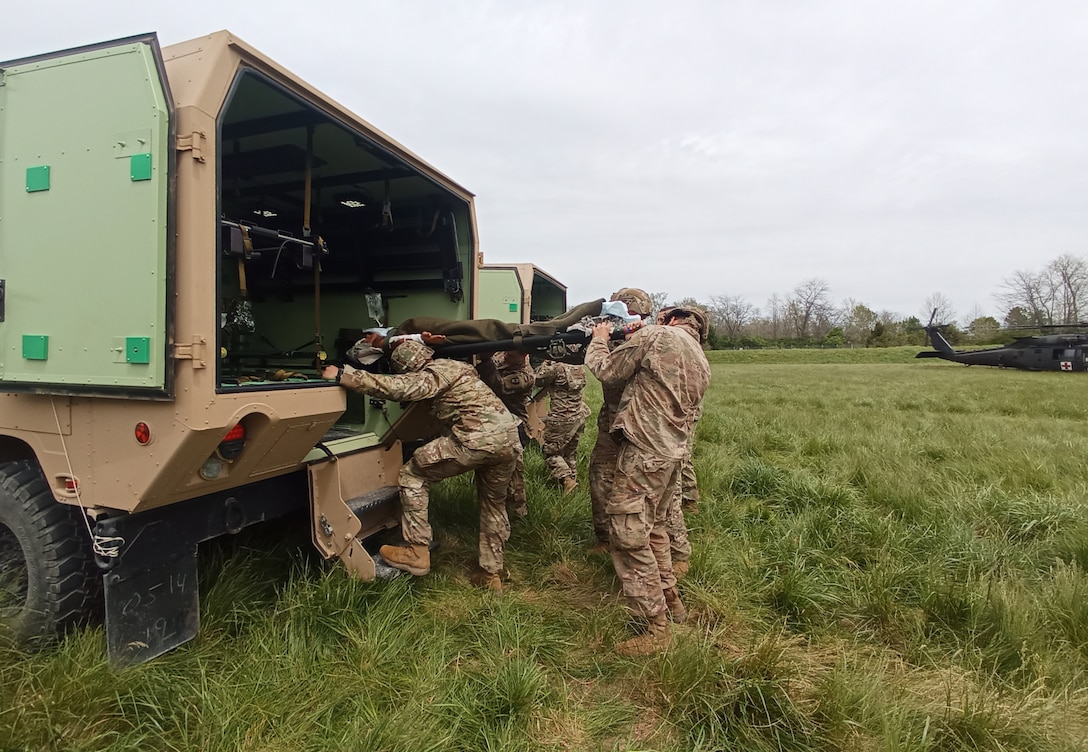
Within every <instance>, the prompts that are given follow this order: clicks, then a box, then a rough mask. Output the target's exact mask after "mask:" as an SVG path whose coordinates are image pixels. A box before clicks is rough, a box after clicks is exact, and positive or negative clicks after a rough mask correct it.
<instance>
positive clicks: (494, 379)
mask: <svg viewBox="0 0 1088 752" xmlns="http://www.w3.org/2000/svg"><path fill="white" fill-rule="evenodd" d="M476 368H477V369H478V370H479V372H480V378H481V379H483V380H484V383H485V384H487V385H488V386H489V387H491V389H492V390H493V391H494V392H495V394H497V395H499V399H501V400H502V402H503V404H504V405H506V409H507V410H509V411H510V412H512V413H513V414H514V415H516V416H518V417H519V418H520V419H521V421H522V422H523V423H524V422H528V420H529V395H530V394H532V391H533V383H534V382H535V380H536V375H535V374H534V373H533V367H532V366H531V365H529V361H525V365H523V366H520V367H518V368H512V367H510V366H508V365H507V364H506V361H505V360H503V357H502V354H501V353H499V354H497V355H494V356H492V357H490V358H485V359H484V360H482V361H481V362H480V364H479V365H478V366H476Z"/></svg>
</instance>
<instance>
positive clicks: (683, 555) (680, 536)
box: [665, 464, 691, 561]
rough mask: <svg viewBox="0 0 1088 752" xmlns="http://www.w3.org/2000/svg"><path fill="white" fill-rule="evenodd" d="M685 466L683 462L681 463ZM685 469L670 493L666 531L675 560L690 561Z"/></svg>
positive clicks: (678, 476)
mask: <svg viewBox="0 0 1088 752" xmlns="http://www.w3.org/2000/svg"><path fill="white" fill-rule="evenodd" d="M681 468H683V464H681ZM682 474H683V470H682V469H681V472H680V473H678V474H677V476H676V483H674V484H673V490H672V492H671V493H670V494H669V511H668V514H667V515H666V516H665V531H666V532H667V533H668V534H669V549H670V551H671V552H672V560H673V561H688V560H689V559H690V558H691V542H690V541H688V525H687V522H686V521H685V520H684V506H683V501H684V497H683V491H682V489H683V480H682V479H681V475H682Z"/></svg>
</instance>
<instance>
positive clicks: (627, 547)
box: [605, 441, 680, 619]
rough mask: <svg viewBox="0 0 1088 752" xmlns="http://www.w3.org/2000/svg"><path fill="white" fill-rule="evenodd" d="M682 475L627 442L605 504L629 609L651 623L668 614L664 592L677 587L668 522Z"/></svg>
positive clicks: (672, 463)
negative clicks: (666, 526)
mask: <svg viewBox="0 0 1088 752" xmlns="http://www.w3.org/2000/svg"><path fill="white" fill-rule="evenodd" d="M679 474H680V460H674V459H669V458H667V457H660V456H658V455H655V454H651V453H649V452H644V451H643V450H641V449H639V448H638V447H636V446H635V445H634V444H631V443H630V442H626V441H625V442H623V444H622V446H621V447H620V452H619V459H618V460H617V462H616V473H615V477H614V479H613V485H612V495H611V496H610V497H609V499H608V503H607V504H606V505H605V511H607V513H608V520H609V528H610V529H609V532H610V535H611V545H612V565H613V566H614V567H615V568H616V575H617V576H618V577H619V579H620V584H621V586H622V588H623V594H624V596H626V598H627V603H628V608H630V610H631V611H632V612H633V613H634V614H635V615H636V616H642V617H645V618H647V619H650V618H653V617H655V616H657V615H658V614H661V613H663V612H664V611H665V595H664V592H663V591H664V590H665V589H667V588H671V587H676V576H675V575H674V574H673V572H672V557H671V554H670V552H669V535H668V532H667V531H666V529H665V520H666V518H667V516H668V512H669V506H670V505H671V504H672V501H673V499H674V498H675V490H676V489H677V488H678V487H679V483H680V479H679V477H678V476H679Z"/></svg>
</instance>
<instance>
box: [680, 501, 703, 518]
mask: <svg viewBox="0 0 1088 752" xmlns="http://www.w3.org/2000/svg"><path fill="white" fill-rule="evenodd" d="M681 508H682V509H683V510H684V511H685V512H687V513H688V514H699V502H698V501H696V500H695V499H684V500H683V503H682V504H681Z"/></svg>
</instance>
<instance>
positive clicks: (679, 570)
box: [672, 559, 691, 580]
mask: <svg viewBox="0 0 1088 752" xmlns="http://www.w3.org/2000/svg"><path fill="white" fill-rule="evenodd" d="M690 567H691V562H689V561H688V560H687V559H684V560H683V561H677V560H676V559H673V560H672V573H673V574H674V575H676V579H678V580H679V579H680V578H682V577H683V576H684V575H686V574H687V573H688V569H689V568H690Z"/></svg>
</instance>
